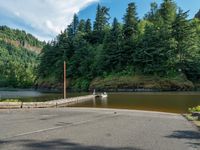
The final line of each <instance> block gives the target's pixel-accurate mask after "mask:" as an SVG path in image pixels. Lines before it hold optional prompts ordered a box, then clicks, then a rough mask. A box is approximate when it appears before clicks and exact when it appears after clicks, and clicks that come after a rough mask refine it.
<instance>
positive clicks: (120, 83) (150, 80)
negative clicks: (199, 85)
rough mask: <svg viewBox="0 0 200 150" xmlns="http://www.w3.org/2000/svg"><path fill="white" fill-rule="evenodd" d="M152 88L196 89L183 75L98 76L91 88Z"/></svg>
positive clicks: (163, 89) (171, 89)
mask: <svg viewBox="0 0 200 150" xmlns="http://www.w3.org/2000/svg"><path fill="white" fill-rule="evenodd" d="M94 88H95V89H98V90H105V89H113V90H117V89H152V90H158V91H165V90H170V91H188V90H193V89H194V84H193V83H192V82H191V81H189V80H187V79H185V78H182V77H172V78H161V77H157V76H108V77H105V78H96V79H94V80H93V81H92V82H91V84H90V89H94Z"/></svg>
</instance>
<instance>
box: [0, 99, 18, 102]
mask: <svg viewBox="0 0 200 150" xmlns="http://www.w3.org/2000/svg"><path fill="white" fill-rule="evenodd" d="M0 102H21V101H20V100H18V99H5V100H0Z"/></svg>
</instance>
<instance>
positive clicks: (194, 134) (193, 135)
mask: <svg viewBox="0 0 200 150" xmlns="http://www.w3.org/2000/svg"><path fill="white" fill-rule="evenodd" d="M166 137H168V138H178V139H200V132H198V131H174V132H173V133H172V134H171V135H168V136H166Z"/></svg>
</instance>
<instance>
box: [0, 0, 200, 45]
mask: <svg viewBox="0 0 200 150" xmlns="http://www.w3.org/2000/svg"><path fill="white" fill-rule="evenodd" d="M130 2H135V3H136V6H137V13H138V17H139V18H142V17H143V16H144V14H146V13H147V12H148V11H149V9H150V3H151V2H157V3H158V4H160V3H161V2H162V0H0V25H7V26H9V27H11V28H17V29H21V30H25V31H26V32H28V33H31V34H33V35H34V36H36V37H37V38H38V39H40V40H45V41H49V40H52V39H53V38H55V37H56V36H57V35H58V34H59V33H60V32H61V31H62V30H64V29H65V28H66V27H67V25H69V24H70V22H71V20H72V17H73V14H74V13H77V14H78V16H79V18H80V19H87V18H90V19H91V20H94V18H95V12H96V7H97V4H98V3H100V4H101V5H104V6H107V7H109V8H110V15H111V20H112V19H113V17H117V18H118V20H119V21H122V18H123V15H124V13H125V10H126V8H127V5H128V3H130ZM175 2H176V4H177V5H178V7H181V8H182V9H183V10H184V11H187V10H189V18H193V17H194V15H195V14H196V13H197V12H198V10H199V9H200V0H175Z"/></svg>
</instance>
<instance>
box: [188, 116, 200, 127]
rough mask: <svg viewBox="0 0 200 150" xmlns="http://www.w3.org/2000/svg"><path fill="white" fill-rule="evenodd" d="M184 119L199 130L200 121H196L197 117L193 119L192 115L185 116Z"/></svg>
mask: <svg viewBox="0 0 200 150" xmlns="http://www.w3.org/2000/svg"><path fill="white" fill-rule="evenodd" d="M184 117H185V118H186V119H187V120H189V121H191V122H193V123H194V124H195V125H196V126H197V127H198V128H200V120H198V119H197V117H193V116H192V114H185V115H184Z"/></svg>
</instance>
